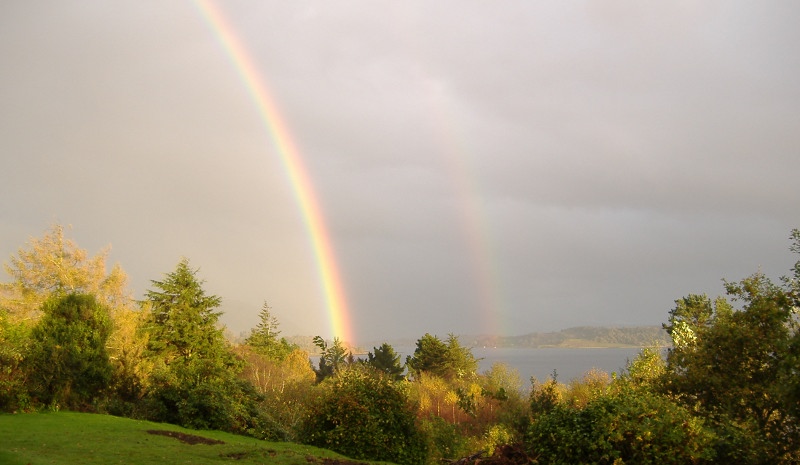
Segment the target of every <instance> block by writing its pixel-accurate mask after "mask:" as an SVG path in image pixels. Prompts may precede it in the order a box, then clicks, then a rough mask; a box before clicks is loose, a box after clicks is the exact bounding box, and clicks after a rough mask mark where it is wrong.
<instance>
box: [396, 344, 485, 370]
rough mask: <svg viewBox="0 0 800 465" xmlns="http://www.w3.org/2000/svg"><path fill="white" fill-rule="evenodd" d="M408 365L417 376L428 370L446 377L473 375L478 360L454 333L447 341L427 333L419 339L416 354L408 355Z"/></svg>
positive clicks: (476, 368)
mask: <svg viewBox="0 0 800 465" xmlns="http://www.w3.org/2000/svg"><path fill="white" fill-rule="evenodd" d="M406 365H407V366H408V368H409V370H410V371H411V372H413V373H414V375H415V376H418V375H419V374H420V373H421V372H427V373H429V374H432V375H435V376H439V377H441V378H445V379H454V378H465V377H471V376H474V375H475V373H476V371H477V370H478V360H477V359H476V358H475V356H473V355H472V351H471V350H470V349H469V348H468V347H464V346H462V345H461V342H460V341H459V340H458V337H457V336H454V335H453V334H450V335H449V336H448V338H447V343H445V342H442V340H441V339H439V338H438V337H437V336H431V335H430V334H425V335H424V336H422V337H421V338H420V339H418V340H417V347H416V349H414V355H413V356H408V357H406Z"/></svg>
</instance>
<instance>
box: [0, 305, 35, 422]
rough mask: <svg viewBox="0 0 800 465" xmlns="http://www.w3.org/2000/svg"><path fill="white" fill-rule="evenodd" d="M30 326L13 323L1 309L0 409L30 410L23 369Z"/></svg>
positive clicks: (7, 410)
mask: <svg viewBox="0 0 800 465" xmlns="http://www.w3.org/2000/svg"><path fill="white" fill-rule="evenodd" d="M28 333H30V328H29V327H28V325H26V324H24V323H12V322H11V321H9V318H8V314H7V313H6V312H5V311H4V310H2V309H0V411H6V412H13V411H18V410H28V409H30V408H31V401H30V397H29V395H28V388H27V386H26V385H25V373H24V372H23V369H22V362H23V356H24V353H25V351H26V347H25V346H26V342H27V338H28Z"/></svg>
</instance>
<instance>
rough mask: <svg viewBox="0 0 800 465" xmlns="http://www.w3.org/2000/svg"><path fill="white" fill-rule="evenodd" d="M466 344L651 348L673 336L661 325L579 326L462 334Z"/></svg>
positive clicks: (463, 341)
mask: <svg viewBox="0 0 800 465" xmlns="http://www.w3.org/2000/svg"><path fill="white" fill-rule="evenodd" d="M461 342H462V344H464V345H466V346H472V347H519V348H529V349H535V348H544V347H563V348H570V347H575V348H581V347H586V348H589V347H649V346H661V347H664V346H668V345H670V343H671V341H670V338H669V335H668V334H667V332H666V331H664V329H663V328H661V327H660V326H623V327H605V326H578V327H574V328H567V329H563V330H561V331H553V332H542V333H530V334H525V335H522V336H462V337H461Z"/></svg>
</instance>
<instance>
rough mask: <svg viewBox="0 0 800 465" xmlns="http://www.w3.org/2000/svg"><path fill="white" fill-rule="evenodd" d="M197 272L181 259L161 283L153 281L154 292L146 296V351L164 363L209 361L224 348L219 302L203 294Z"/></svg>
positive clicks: (149, 291) (219, 299) (214, 297)
mask: <svg viewBox="0 0 800 465" xmlns="http://www.w3.org/2000/svg"><path fill="white" fill-rule="evenodd" d="M196 273H197V270H192V269H191V268H189V261H188V260H187V259H185V258H184V259H182V260H181V261H180V263H178V266H177V267H176V268H175V271H173V272H172V273H169V274H167V275H166V277H165V279H164V280H163V281H155V280H153V281H152V284H153V287H154V288H155V289H153V290H148V291H147V293H146V294H145V296H146V302H147V303H148V304H149V306H150V324H149V325H148V330H149V333H150V341H149V349H150V351H151V352H152V353H154V354H158V355H160V356H163V357H165V358H166V359H167V360H169V359H172V358H176V357H179V358H182V359H184V360H186V361H188V360H189V359H191V358H192V356H194V355H200V356H203V357H206V358H208V357H209V356H216V355H219V353H220V349H223V348H224V345H225V339H224V337H223V333H222V329H221V328H218V327H217V322H218V320H219V317H220V315H221V312H217V311H215V309H216V308H217V307H219V305H220V304H221V303H222V299H221V298H220V297H217V296H215V295H210V296H209V295H206V293H205V291H204V290H203V286H202V285H203V281H200V280H198V279H197V277H196V276H195V275H196ZM222 352H224V350H223V351H222Z"/></svg>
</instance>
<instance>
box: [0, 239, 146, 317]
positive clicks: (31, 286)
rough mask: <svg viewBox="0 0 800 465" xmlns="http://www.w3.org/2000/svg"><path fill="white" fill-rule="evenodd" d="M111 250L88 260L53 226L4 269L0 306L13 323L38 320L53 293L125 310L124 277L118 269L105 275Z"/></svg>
mask: <svg viewBox="0 0 800 465" xmlns="http://www.w3.org/2000/svg"><path fill="white" fill-rule="evenodd" d="M108 251H109V249H105V250H103V251H101V252H100V253H98V254H97V255H95V256H93V257H90V256H89V254H88V253H87V251H86V250H84V249H81V248H79V247H78V246H77V245H76V244H75V242H73V241H72V240H70V239H67V238H66V237H65V235H64V227H63V226H61V225H59V224H55V225H53V226H52V227H51V228H50V230H49V231H47V232H46V233H45V235H44V236H43V237H41V238H32V239H30V240H29V241H28V247H27V248H20V249H19V251H18V252H17V254H16V256H12V257H11V259H10V263H8V264H6V265H5V269H6V272H7V273H8V274H9V275H10V276H11V282H8V283H2V284H0V292H1V294H0V305H2V307H4V308H5V309H6V310H7V311H9V313H10V314H11V315H12V316H13V317H15V318H17V319H36V318H38V316H39V315H40V314H41V313H40V309H41V306H42V304H43V303H44V301H45V300H47V299H48V298H49V297H50V296H51V295H52V294H60V295H65V294H91V295H94V296H95V298H96V299H97V301H98V302H99V303H100V304H102V305H105V306H106V307H107V308H108V309H109V310H110V311H112V312H113V311H114V310H115V309H117V308H121V307H129V306H130V305H131V304H132V302H133V300H132V297H131V295H130V293H129V292H128V290H127V279H128V278H127V276H126V274H125V272H124V271H122V268H121V267H120V266H119V265H115V266H114V267H112V269H111V271H110V272H106V259H107V258H108Z"/></svg>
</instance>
